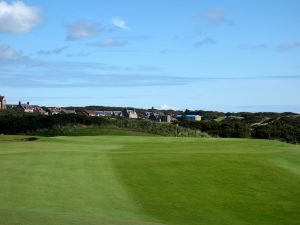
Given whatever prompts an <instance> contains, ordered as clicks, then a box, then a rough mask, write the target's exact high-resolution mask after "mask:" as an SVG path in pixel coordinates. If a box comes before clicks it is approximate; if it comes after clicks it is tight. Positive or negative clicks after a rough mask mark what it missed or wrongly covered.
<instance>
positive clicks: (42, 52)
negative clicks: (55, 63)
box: [37, 46, 69, 55]
mask: <svg viewBox="0 0 300 225" xmlns="http://www.w3.org/2000/svg"><path fill="white" fill-rule="evenodd" d="M68 48H69V47H68V46H63V47H60V48H54V49H50V50H40V51H38V52H37V54H39V55H59V54H61V53H62V52H63V51H65V50H67V49H68Z"/></svg>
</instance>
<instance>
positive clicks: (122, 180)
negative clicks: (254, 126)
mask: <svg viewBox="0 0 300 225" xmlns="http://www.w3.org/2000/svg"><path fill="white" fill-rule="evenodd" d="M2 139H5V138H4V137H2ZM13 139H14V138H13ZM0 224H1V225H41V224H43V225H85V224H86V225H96V224H97V225H99V224H112V225H124V224H125V225H153V224H182V225H190V224H191V225H297V224H300V146H297V145H290V144H285V143H281V142H277V141H266V140H247V139H215V138H171V137H145V136H139V137H137V136H93V137H89V136H85V137H52V138H48V137H44V138H39V140H37V141H26V142H22V141H16V142H14V141H1V140H0Z"/></svg>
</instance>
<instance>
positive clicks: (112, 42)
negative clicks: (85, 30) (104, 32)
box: [93, 38, 127, 47]
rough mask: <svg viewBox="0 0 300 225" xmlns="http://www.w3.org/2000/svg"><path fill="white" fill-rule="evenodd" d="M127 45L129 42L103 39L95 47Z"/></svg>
mask: <svg viewBox="0 0 300 225" xmlns="http://www.w3.org/2000/svg"><path fill="white" fill-rule="evenodd" d="M126 44H127V41H125V40H117V39H112V38H107V39H103V40H101V41H100V42H98V43H95V44H93V45H95V46H98V47H121V46H124V45H126Z"/></svg>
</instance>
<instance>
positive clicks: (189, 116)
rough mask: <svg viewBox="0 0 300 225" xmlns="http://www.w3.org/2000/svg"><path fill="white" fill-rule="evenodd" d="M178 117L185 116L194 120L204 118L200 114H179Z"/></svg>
mask: <svg viewBox="0 0 300 225" xmlns="http://www.w3.org/2000/svg"><path fill="white" fill-rule="evenodd" d="M176 118H185V119H189V120H193V121H201V120H202V116H200V115H182V114H179V115H177V116H176Z"/></svg>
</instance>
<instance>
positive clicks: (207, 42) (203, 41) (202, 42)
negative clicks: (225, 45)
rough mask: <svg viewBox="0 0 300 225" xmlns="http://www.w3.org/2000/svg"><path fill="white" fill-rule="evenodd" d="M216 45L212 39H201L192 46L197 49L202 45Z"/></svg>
mask: <svg viewBox="0 0 300 225" xmlns="http://www.w3.org/2000/svg"><path fill="white" fill-rule="evenodd" d="M216 43H217V42H216V41H215V40H214V39H212V38H203V39H201V40H199V41H197V42H195V44H194V46H195V47H197V48H199V47H202V46H204V45H214V44H216Z"/></svg>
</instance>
